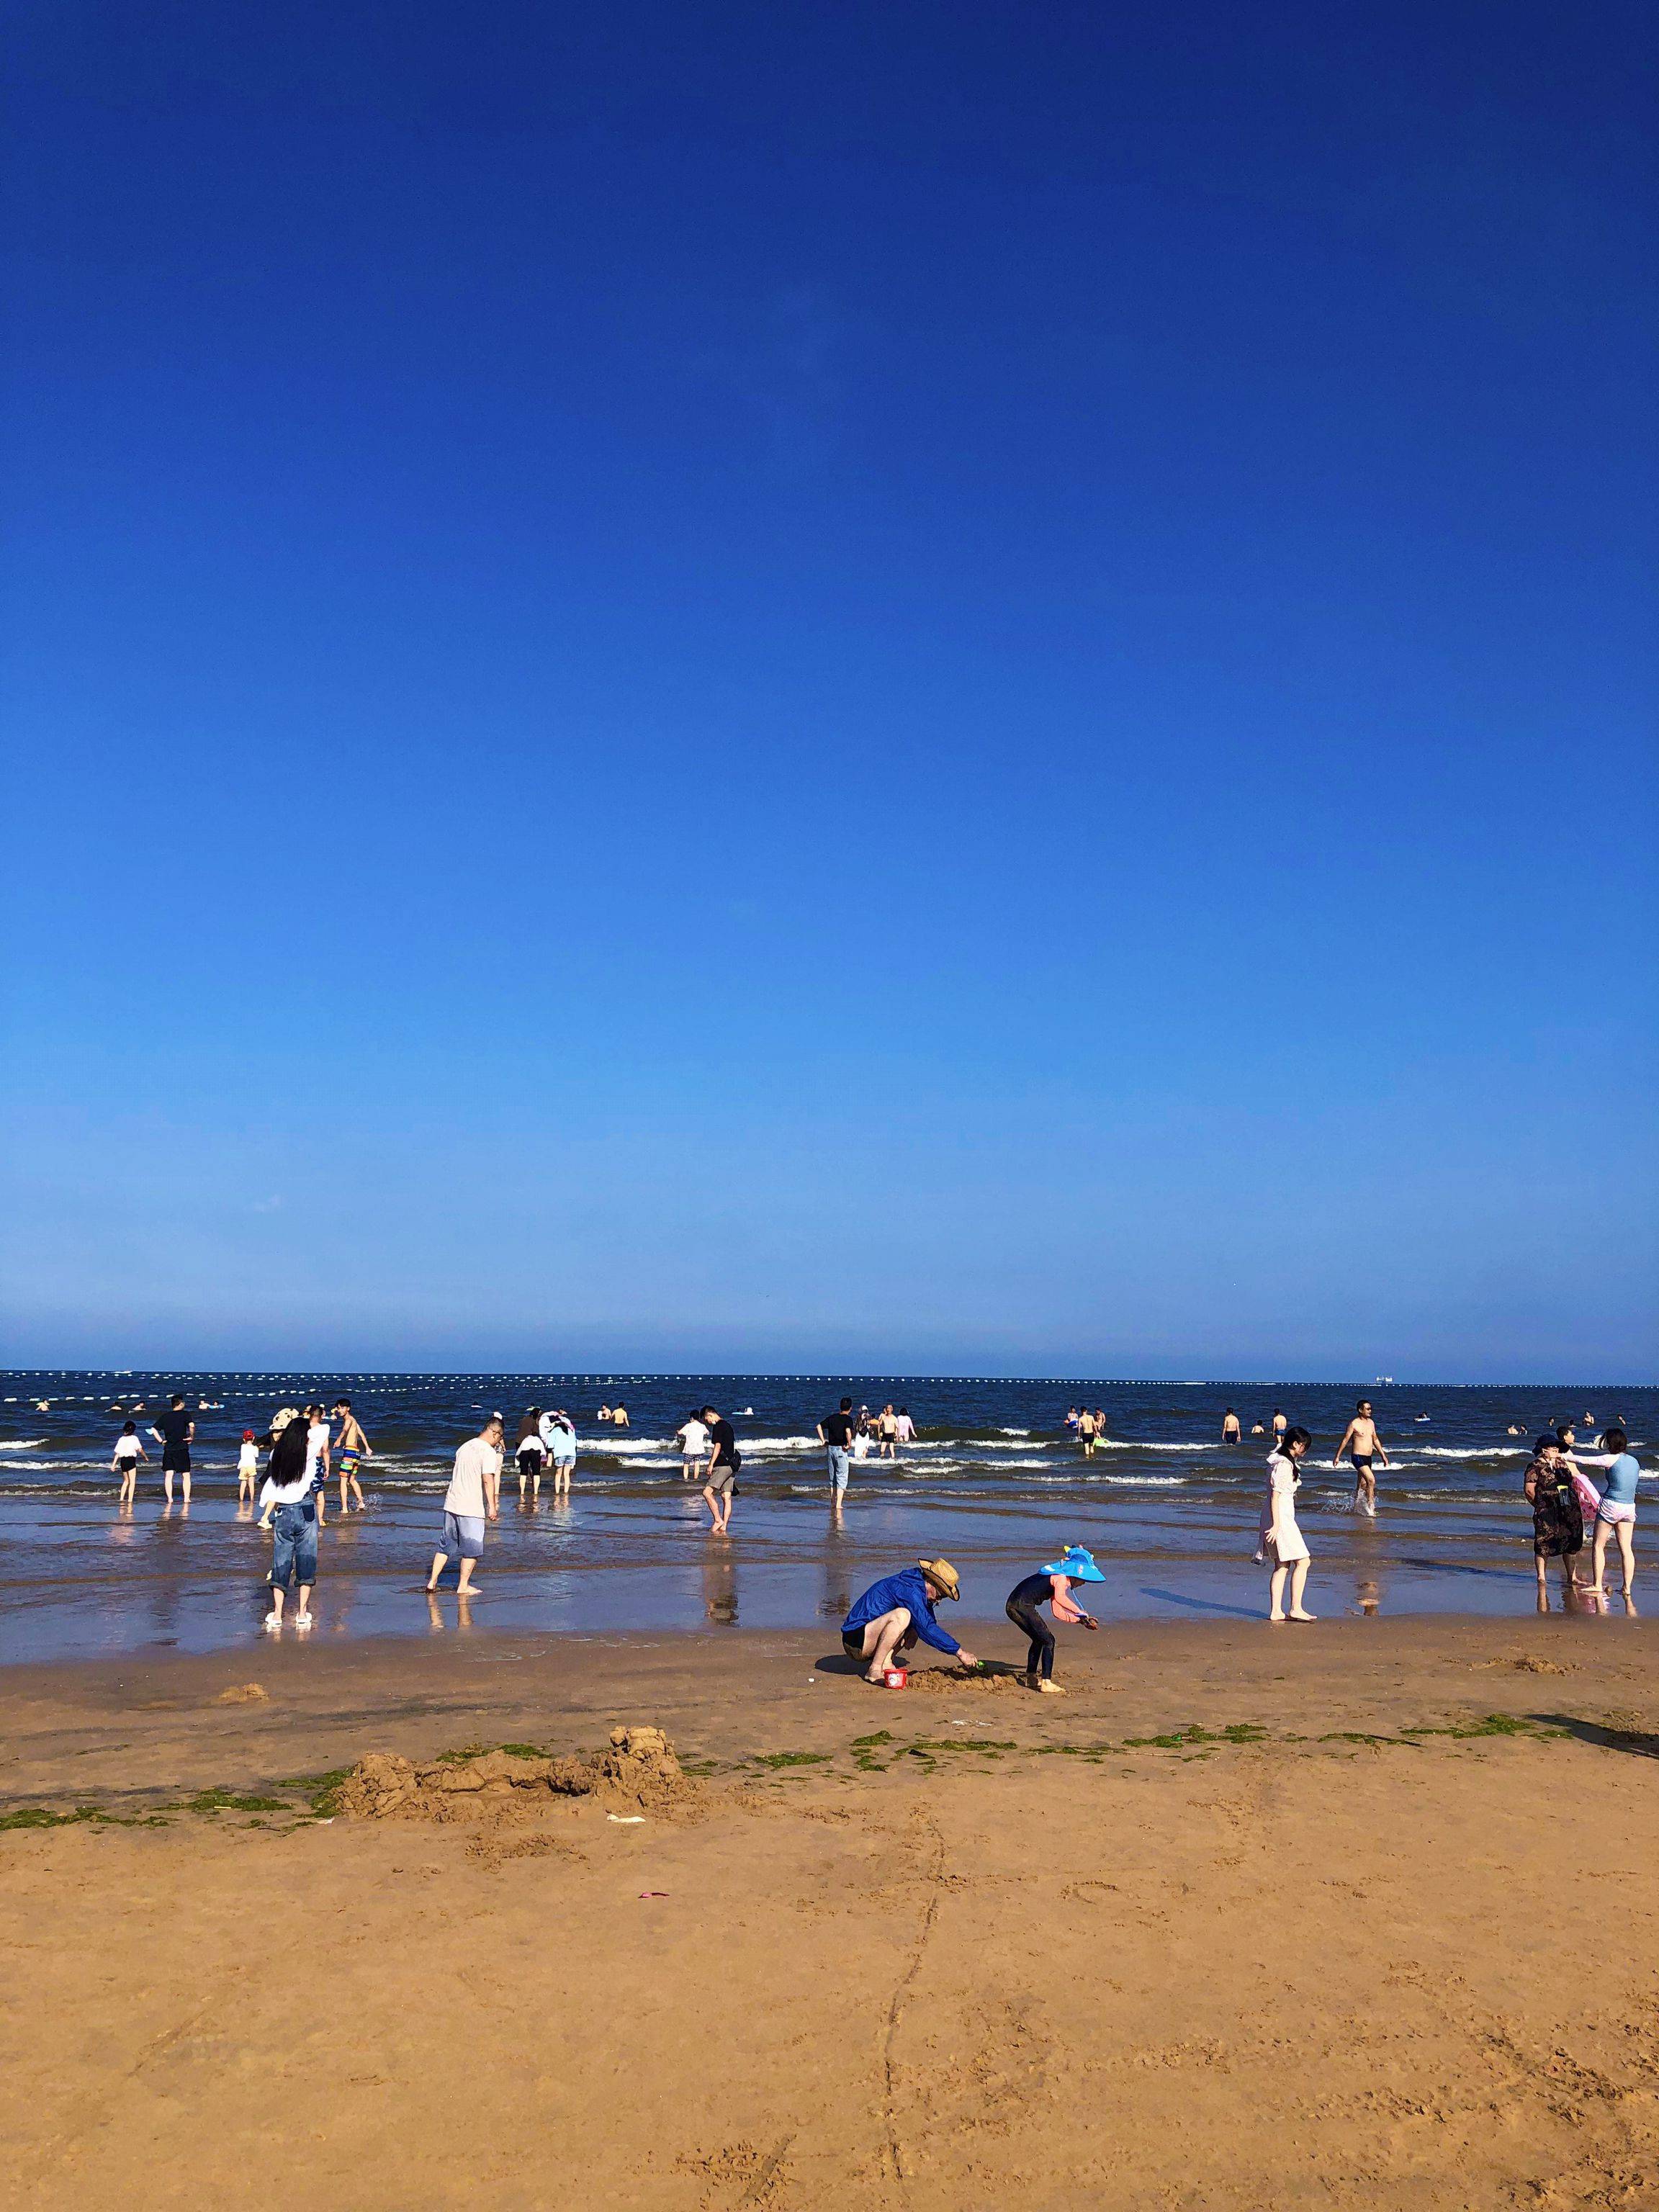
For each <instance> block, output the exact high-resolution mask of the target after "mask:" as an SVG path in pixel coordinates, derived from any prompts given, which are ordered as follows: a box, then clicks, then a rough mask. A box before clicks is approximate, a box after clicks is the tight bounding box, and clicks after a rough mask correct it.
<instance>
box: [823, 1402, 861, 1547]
mask: <svg viewBox="0 0 1659 2212" xmlns="http://www.w3.org/2000/svg"><path fill="white" fill-rule="evenodd" d="M856 1425H857V1424H856V1423H855V1422H854V1419H853V1401H852V1400H851V1399H850V1398H843V1399H842V1401H841V1411H840V1412H839V1413H826V1414H825V1415H824V1417H823V1419H822V1420H821V1421H820V1422H819V1423H818V1442H819V1443H821V1444H822V1445H823V1448H824V1450H825V1452H826V1454H827V1455H828V1457H829V1502H830V1504H832V1505H833V1506H834V1507H835V1509H836V1519H837V1520H839V1519H840V1517H841V1504H842V1498H844V1497H845V1496H846V1494H847V1470H848V1468H849V1467H850V1466H851V1465H852V1461H853V1431H854V1427H855V1426H856Z"/></svg>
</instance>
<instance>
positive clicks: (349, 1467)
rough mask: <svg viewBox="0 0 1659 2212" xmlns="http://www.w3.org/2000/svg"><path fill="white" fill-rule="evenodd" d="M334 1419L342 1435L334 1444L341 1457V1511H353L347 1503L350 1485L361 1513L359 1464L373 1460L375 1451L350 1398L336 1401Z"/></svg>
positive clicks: (361, 1489) (361, 1495)
mask: <svg viewBox="0 0 1659 2212" xmlns="http://www.w3.org/2000/svg"><path fill="white" fill-rule="evenodd" d="M334 1418H335V1419H336V1420H337V1422H338V1423H339V1424H340V1433H339V1435H338V1437H337V1438H336V1439H335V1444H334V1449H335V1450H336V1451H337V1452H338V1453H339V1455H340V1510H341V1512H342V1513H349V1512H350V1510H351V1508H350V1506H349V1504H347V1503H346V1486H347V1485H348V1484H349V1485H350V1486H351V1490H352V1492H353V1494H354V1495H355V1496H356V1500H357V1510H358V1511H359V1512H360V1513H361V1512H362V1510H363V1486H362V1483H361V1482H359V1481H358V1480H357V1463H358V1462H359V1461H360V1460H365V1459H373V1458H374V1447H373V1445H372V1444H371V1443H369V1441H368V1437H366V1436H365V1435H364V1434H363V1428H362V1422H361V1421H360V1420H359V1419H357V1416H356V1414H355V1413H353V1412H352V1410H351V1401H350V1399H349V1398H337V1399H336V1400H335V1401H334Z"/></svg>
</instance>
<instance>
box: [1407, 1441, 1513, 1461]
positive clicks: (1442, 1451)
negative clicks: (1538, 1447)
mask: <svg viewBox="0 0 1659 2212" xmlns="http://www.w3.org/2000/svg"><path fill="white" fill-rule="evenodd" d="M1411 1449H1413V1451H1414V1452H1420V1453H1421V1454H1422V1455H1423V1457H1424V1458H1425V1459H1530V1458H1531V1457H1532V1452H1531V1449H1530V1448H1529V1447H1528V1445H1526V1444H1413V1446H1412V1447H1411Z"/></svg>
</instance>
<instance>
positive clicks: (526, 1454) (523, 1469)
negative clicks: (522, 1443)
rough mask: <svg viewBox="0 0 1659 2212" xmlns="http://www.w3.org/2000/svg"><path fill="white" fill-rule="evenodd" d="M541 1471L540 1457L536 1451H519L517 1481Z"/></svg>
mask: <svg viewBox="0 0 1659 2212" xmlns="http://www.w3.org/2000/svg"><path fill="white" fill-rule="evenodd" d="M541 1471H542V1455H541V1454H540V1453H539V1452H538V1451H521V1452H520V1454H519V1479H520V1481H522V1480H524V1478H525V1477H526V1475H531V1474H540V1473H541Z"/></svg>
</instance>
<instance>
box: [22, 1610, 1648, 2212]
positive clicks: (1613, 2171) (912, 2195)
mask: <svg viewBox="0 0 1659 2212" xmlns="http://www.w3.org/2000/svg"><path fill="white" fill-rule="evenodd" d="M964 1632H965V1633H966V1635H967V1637H968V1640H969V1642H970V1643H972V1644H975V1648H978V1649H981V1650H985V1649H987V1648H988V1650H991V1651H992V1652H993V1653H1003V1652H1004V1651H1005V1647H1006V1645H1007V1644H1009V1642H1010V1640H1011V1639H1010V1636H1009V1633H1008V1632H1007V1631H1006V1625H1005V1626H1003V1627H1002V1628H1001V1629H1000V1630H998V1629H996V1628H992V1629H990V1630H988V1631H987V1632H986V1634H985V1638H984V1641H983V1642H981V1641H980V1639H979V1638H977V1637H975V1634H974V1632H973V1629H972V1627H971V1626H969V1627H967V1628H966V1629H965V1630H964ZM832 1655H833V1656H832ZM820 1662H822V1663H820ZM842 1667H843V1662H842V1661H841V1659H840V1656H839V1654H838V1652H837V1651H836V1638H835V1637H834V1636H833V1635H831V1636H830V1637H829V1638H825V1637H823V1635H822V1634H817V1635H813V1634H806V1635H802V1634H778V1635H770V1634H750V1633H747V1632H734V1633H732V1634H729V1635H726V1636H708V1637H667V1636H665V1637H662V1638H655V1639H652V1638H628V1639H625V1640H623V1641H622V1642H620V1643H605V1644H600V1643H599V1642H597V1641H594V1642H587V1641H576V1640H569V1639H559V1638H516V1637H501V1636H500V1635H495V1636H490V1635H482V1634H481V1635H478V1636H476V1637H473V1638H454V1637H448V1638H443V1639H441V1640H435V1641H434V1642H432V1643H431V1644H409V1643H402V1642H400V1643H390V1642H382V1643H374V1642H371V1643H356V1644H351V1645H349V1646H346V1645H344V1644H341V1645H337V1646H334V1647H331V1648H326V1647H323V1646H318V1647H315V1648H312V1649H301V1648H295V1647H293V1646H290V1647H289V1648H287V1649H283V1650H261V1651H259V1652H258V1655H257V1657H256V1658H255V1659H254V1660H252V1661H250V1660H249V1658H248V1657H247V1656H246V1654H242V1655H237V1654H219V1655H216V1656H211V1657H205V1658H188V1657H180V1656H177V1655H167V1656H146V1657H143V1658H135V1659H129V1660H123V1661H121V1662H111V1663H106V1664H100V1665H96V1666H79V1667H77V1666H58V1667H54V1668H13V1669H9V1670H8V1671H7V1673H6V1674H4V1675H3V1677H0V1699H3V1703H4V1713H5V1730H4V1739H3V1740H4V1744H5V1752H4V1764H3V1768H0V1795H3V1801H4V1810H5V1812H6V1814H7V1817H8V1825H7V1826H6V1827H5V1829H4V1831H3V1832H0V1936H3V1940H4V1942H5V1944H6V1947H7V1950H8V1953H9V1957H10V1959H11V1960H12V1971H11V1977H10V1979H11V1987H12V2000H13V2001H12V2003H11V2004H10V2005H9V2007H8V2008H7V2014H6V2020H5V2027H4V2041H3V2065H0V2100H3V2112H4V2137H5V2141H6V2143H7V2145H8V2154H7V2157H6V2160H5V2166H4V2172H5V2181H4V2190H5V2192H6V2195H5V2201H7V2202H9V2203H19V2204H22V2203H27V2204H30V2205H32V2206H42V2207H50V2206H58V2205H65V2206H67V2205H71V2204H73V2205H76V2206H77V2207H82V2206H85V2205H86V2204H88V2203H95V2204H96V2203H104V2204H115V2203H125V2204H135V2205H143V2206H175V2205H176V2206H192V2207H193V2206H198V2205H203V2206H204V2205H208V2204H213V2203H224V2202H227V2201H228V2202H231V2203H246V2202H252V2201H267V2200H280V2201H287V2202H289V2203H297V2204H301V2205H319V2206H320V2205H325V2204H326V2205H335V2206H349V2207H354V2208H356V2207H387V2208H392V2207H397V2208H404V2207H407V2206H408V2205H410V2204H411V2203H436V2204H440V2205H468V2206H471V2205H474V2204H478V2205H483V2204H489V2205H492V2206H495V2207H520V2206H522V2207H541V2206H545V2207H550V2208H551V2207H557V2208H560V2212H563V2209H564V2208H566V2207H568V2205H569V2204H571V2203H586V2204H595V2205H605V2206H618V2207H635V2206H637V2207H641V2208H653V2209H654V2208H658V2207H661V2208H685V2212H701V2208H726V2207H731V2208H736V2207H738V2206H742V2205H766V2206H772V2207H775V2208H782V2207H788V2206H814V2207H816V2206H831V2205H835V2206H842V2207H852V2206H872V2207H876V2206H881V2207H888V2206H891V2207H896V2208H903V2207H915V2208H918V2212H921V2208H933V2207H940V2208H943V2207H946V2206H951V2207H980V2206H988V2205H992V2204H1000V2203H1019V2204H1021V2205H1024V2206H1028V2207H1032V2208H1041V2207H1044V2206H1050V2205H1052V2206H1059V2205H1060V2204H1062V2203H1065V2204H1067V2205H1072V2204H1076V2203H1085V2204H1103V2205H1123V2206H1137V2207H1138V2206H1143V2205H1144V2206H1149V2207H1160V2208H1162V2207H1202V2208H1208V2207H1223V2206H1225V2207H1230V2208H1231V2207H1244V2206H1249V2207H1257V2206H1261V2205H1266V2204H1269V2203H1272V2204H1308V2205H1320V2206H1339V2207H1340V2206H1349V2205H1353V2206H1359V2205H1364V2206H1365V2207H1367V2208H1377V2207H1396V2206H1400V2207H1412V2208H1417V2207H1442V2206H1444V2207H1447V2208H1453V2207H1457V2208H1462V2207H1486V2206H1511V2205H1516V2206H1519V2205H1529V2206H1530V2205H1543V2206H1566V2205H1631V2206H1636V2205H1642V2204H1652V2203H1659V2086H1656V2084H1659V2075H1656V2066H1659V1969H1656V1956H1655V1933H1656V1911H1659V1867H1656V1855H1655V1851H1654V1845H1653V1838H1654V1833H1655V1823H1656V1814H1659V1641H1656V1631H1655V1629H1654V1628H1653V1626H1651V1625H1650V1624H1648V1623H1645V1622H1627V1621H1623V1620H1605V1619H1603V1620H1561V1619H1559V1618H1558V1619H1551V1620H1515V1621H1504V1622H1497V1621H1491V1620H1485V1621H1453V1620H1436V1621H1424V1620H1341V1621H1336V1622H1332V1623H1328V1624H1327V1623H1322V1624H1321V1625H1320V1626H1318V1627H1317V1628H1316V1629H1312V1630H1308V1631H1297V1630H1291V1629H1282V1630H1273V1631H1270V1630H1268V1629H1267V1627H1266V1626H1256V1625H1254V1624H1245V1623H1240V1624H1237V1625H1234V1624H1231V1623H1230V1624H1226V1625H1210V1624H1204V1625H1194V1626H1188V1625H1186V1624H1180V1625H1161V1624H1146V1623H1138V1624H1135V1625H1134V1626H1133V1627H1131V1628H1121V1629H1118V1630H1111V1629H1108V1630H1106V1631H1104V1632H1103V1633H1102V1634H1101V1635H1100V1636H1098V1637H1096V1638H1089V1639H1087V1642H1086V1644H1085V1641H1084V1639H1082V1638H1077V1637H1073V1638H1070V1639H1069V1640H1066V1641H1064V1642H1063V1643H1062V1655H1061V1679H1062V1680H1064V1681H1065V1682H1066V1685H1067V1686H1068V1688H1069V1690H1070V1692H1071V1694H1070V1695H1069V1696H1068V1697H1067V1698H1066V1699H1054V1700H1052V1701H1050V1700H1046V1699H1044V1700H1039V1699H1036V1698H1033V1697H1031V1696H1030V1695H1029V1694H1028V1693H1026V1692H1023V1691H1020V1690H1018V1689H1017V1688H1015V1687H1014V1686H1012V1684H1011V1683H1006V1682H999V1683H998V1684H996V1685H995V1686H987V1685H985V1684H982V1683H981V1684H969V1685H960V1684H957V1683H956V1682H954V1681H947V1680H945V1678H944V1677H943V1676H934V1675H932V1674H929V1675H927V1676H926V1677H925V1678H924V1679H923V1680H921V1681H920V1682H917V1681H915V1680H913V1683H912V1686H911V1687H910V1689H908V1691H906V1692H901V1693H897V1694H891V1693H884V1692H878V1691H874V1690H869V1689H866V1688H865V1687H863V1686H861V1685H860V1684H859V1683H858V1682H857V1681H856V1680H853V1679H850V1678H849V1676H848V1674H846V1673H844V1672H842V1671H841V1670H842ZM256 1682H257V1684H258V1690H259V1691H262V1692H264V1694H263V1695H260V1694H258V1693H257V1692H255V1690H254V1689H253V1687H252V1685H253V1684H254V1683H256ZM619 1724H621V1725H635V1726H646V1725H650V1726H655V1727H659V1728H661V1729H663V1730H665V1732H666V1735H667V1736H668V1737H669V1738H670V1739H671V1742H672V1744H673V1745H674V1747H676V1750H677V1752H678V1758H679V1760H680V1761H681V1762H683V1765H684V1774H683V1776H682V1777H681V1778H679V1779H678V1780H677V1779H675V1778H674V1777H673V1775H672V1773H671V1770H669V1769H667V1768H666V1767H665V1766H663V1765H662V1764H661V1763H660V1762H659V1765H658V1767H657V1768H655V1769H653V1771H654V1772H656V1773H657V1774H658V1776H659V1780H658V1783H657V1784H656V1787H655V1790H654V1794H652V1793H647V1798H646V1800H645V1802H643V1804H641V1803H640V1802H635V1799H634V1798H632V1797H630V1796H629V1791H628V1787H627V1786H624V1785H623V1784H618V1785H617V1786H615V1787H609V1788H602V1789H600V1790H599V1791H598V1792H596V1793H595V1794H592V1795H586V1796H583V1795H576V1796H571V1795H556V1794H555V1793H554V1792H553V1791H552V1790H550V1789H548V1788H547V1787H546V1786H544V1784H541V1783H539V1782H538V1783H537V1784H536V1786H533V1787H526V1786H524V1785H523V1783H522V1781H521V1782H520V1784H516V1785H515V1784H513V1783H512V1782H510V1781H508V1780H502V1779H497V1780H496V1781H495V1786H494V1787H493V1788H470V1787H460V1788H451V1789H447V1790H437V1789H436V1787H435V1784H436V1783H437V1781H439V1780H441V1779H442V1778H444V1777H445V1776H453V1775H465V1777H466V1778H467V1780H468V1782H477V1780H478V1778H479V1777H478V1776H477V1774H474V1773H472V1772H471V1770H469V1769H467V1767H466V1765H465V1761H450V1762H447V1763H446V1764H445V1765H443V1766H442V1767H441V1768H439V1769H437V1770H436V1771H435V1774H434V1776H433V1777H432V1778H431V1782H432V1784H433V1786H432V1787H430V1788H428V1789H425V1790H419V1791H417V1793H416V1796H414V1797H411V1798H407V1799H406V1800H405V1801H404V1802H403V1804H402V1805H401V1806H400V1807H399V1808H398V1810H396V1811H395V1812H394V1813H393V1814H392V1817H389V1818H384V1819H377V1818H373V1817H368V1815H367V1814H363V1813H362V1812H360V1813H358V1814H356V1815H355V1816H354V1815H353V1814H349V1812H347V1811H345V1810H343V1809H341V1808H342V1803H343V1802H344V1803H350V1802H362V1800H361V1796H360V1795H355V1794H354V1793H353V1792H352V1791H351V1790H348V1791H347V1793H346V1796H345V1798H344V1800H342V1798H341V1797H340V1796H339V1794H338V1787H337V1784H336V1785H331V1784H329V1783H328V1781H327V1780H326V1779H325V1778H326V1777H328V1776H329V1775H331V1774H337V1772H338V1771H340V1770H343V1769H347V1768H349V1767H351V1766H353V1765H354V1764H355V1763H356V1762H357V1761H358V1760H359V1759H362V1758H363V1757H364V1756H365V1755H366V1754H368V1753H394V1754H398V1755H401V1756H402V1757H404V1758H406V1759H410V1760H411V1761H413V1762H416V1764H417V1765H418V1764H420V1763H422V1762H427V1761H432V1760H435V1759H437V1758H438V1755H439V1754H441V1753H447V1752H455V1751H465V1750H466V1749H467V1748H468V1747H473V1748H477V1749H488V1748H489V1747H500V1746H503V1745H513V1746H521V1747H527V1748H528V1747H534V1748H535V1749H537V1750H539V1751H543V1752H551V1753H566V1752H576V1751H593V1750H596V1749H598V1748H599V1747H604V1746H605V1744H606V1743H607V1740H608V1738H609V1735H610V1733H611V1729H613V1727H616V1726H618V1725H619ZM515 1762H516V1763H515ZM503 1771H510V1772H519V1773H520V1774H521V1776H522V1775H531V1774H535V1775H539V1774H541V1773H543V1772H544V1771H546V1769H545V1763H543V1765H541V1766H539V1767H538V1766H537V1765H535V1763H534V1762H533V1761H530V1760H528V1759H526V1757H525V1755H524V1754H522V1753H509V1754H508V1756H507V1759H506V1760H499V1759H498V1760H496V1761H494V1762H491V1763H489V1764H488V1765H486V1766H485V1768H484V1769H483V1773H484V1775H485V1776H492V1775H494V1776H499V1775H500V1774H501V1773H502V1772H503ZM663 1776H665V1777H666V1778H665V1779H664V1778H662V1777H663ZM331 1787H332V1789H333V1792H334V1794H331ZM273 1800H274V1801H277V1802H275V1803H272V1802H258V1801H273ZM234 1801H241V1802H240V1803H239V1802H234ZM313 1801H314V1802H313ZM75 1808H83V1809H82V1814H81V1815H80V1816H79V1817H76V1818H72V1819H70V1820H62V1821H60V1822H59V1823H58V1825H52V1826H46V1825H42V1823H43V1821H44V1820H45V1819H46V1816H47V1815H48V1814H58V1815H63V1814H72V1813H73V1812H74V1809H75ZM619 1809H620V1814H621V1817H618V1818H614V1819H613V1818H612V1817H611V1814H613V1813H617V1812H618V1811H619ZM331 1811H332V1813H333V1817H332V1818H331V1819H326V1818H323V1817H319V1815H326V1814H329V1813H330V1812H331ZM434 1813H437V1814H442V1815H444V1816H445V1817H442V1818H435V1817H433V1814H434Z"/></svg>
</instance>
